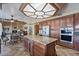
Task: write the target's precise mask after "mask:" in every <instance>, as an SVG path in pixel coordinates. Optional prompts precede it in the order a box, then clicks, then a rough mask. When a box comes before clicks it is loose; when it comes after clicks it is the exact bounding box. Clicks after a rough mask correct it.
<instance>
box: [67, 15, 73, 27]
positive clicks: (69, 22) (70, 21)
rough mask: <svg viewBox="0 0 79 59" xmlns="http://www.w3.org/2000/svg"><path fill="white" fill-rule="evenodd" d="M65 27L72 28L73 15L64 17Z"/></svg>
mask: <svg viewBox="0 0 79 59" xmlns="http://www.w3.org/2000/svg"><path fill="white" fill-rule="evenodd" d="M66 26H69V27H72V26H73V15H70V16H67V17H66Z"/></svg>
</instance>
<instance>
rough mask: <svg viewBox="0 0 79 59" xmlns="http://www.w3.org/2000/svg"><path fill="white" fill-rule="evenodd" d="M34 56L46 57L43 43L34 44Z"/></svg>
mask: <svg viewBox="0 0 79 59" xmlns="http://www.w3.org/2000/svg"><path fill="white" fill-rule="evenodd" d="M33 52H34V53H33V55H34V56H44V55H45V47H44V45H42V44H41V43H37V42H34V44H33Z"/></svg>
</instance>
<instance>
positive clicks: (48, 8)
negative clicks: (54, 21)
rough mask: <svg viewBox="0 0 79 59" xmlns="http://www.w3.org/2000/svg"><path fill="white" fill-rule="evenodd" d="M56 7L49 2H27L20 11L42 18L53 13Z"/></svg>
mask: <svg viewBox="0 0 79 59" xmlns="http://www.w3.org/2000/svg"><path fill="white" fill-rule="evenodd" d="M56 11H57V9H56V8H55V7H54V6H52V5H51V4H49V3H28V4H27V5H26V6H25V7H24V8H23V9H22V12H23V13H24V14H25V15H26V16H28V17H31V18H35V19H42V18H48V17H51V16H53V15H54V14H55V12H56Z"/></svg>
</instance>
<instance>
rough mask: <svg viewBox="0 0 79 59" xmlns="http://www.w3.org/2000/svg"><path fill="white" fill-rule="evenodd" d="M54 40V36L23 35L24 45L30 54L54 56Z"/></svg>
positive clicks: (55, 40)
mask: <svg viewBox="0 0 79 59" xmlns="http://www.w3.org/2000/svg"><path fill="white" fill-rule="evenodd" d="M56 42H57V39H56V38H50V37H46V36H39V35H27V36H24V47H25V49H27V50H28V51H29V53H30V55H32V56H56V50H55V46H56Z"/></svg>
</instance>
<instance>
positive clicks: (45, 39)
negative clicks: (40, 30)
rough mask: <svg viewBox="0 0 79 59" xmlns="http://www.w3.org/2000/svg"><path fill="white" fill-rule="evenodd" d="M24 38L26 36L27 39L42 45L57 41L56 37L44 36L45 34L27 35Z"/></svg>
mask: <svg viewBox="0 0 79 59" xmlns="http://www.w3.org/2000/svg"><path fill="white" fill-rule="evenodd" d="M24 38H28V39H29V40H33V41H37V42H39V43H42V44H44V45H47V44H49V43H52V42H55V41H57V39H56V38H51V37H46V36H39V35H27V36H24Z"/></svg>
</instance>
